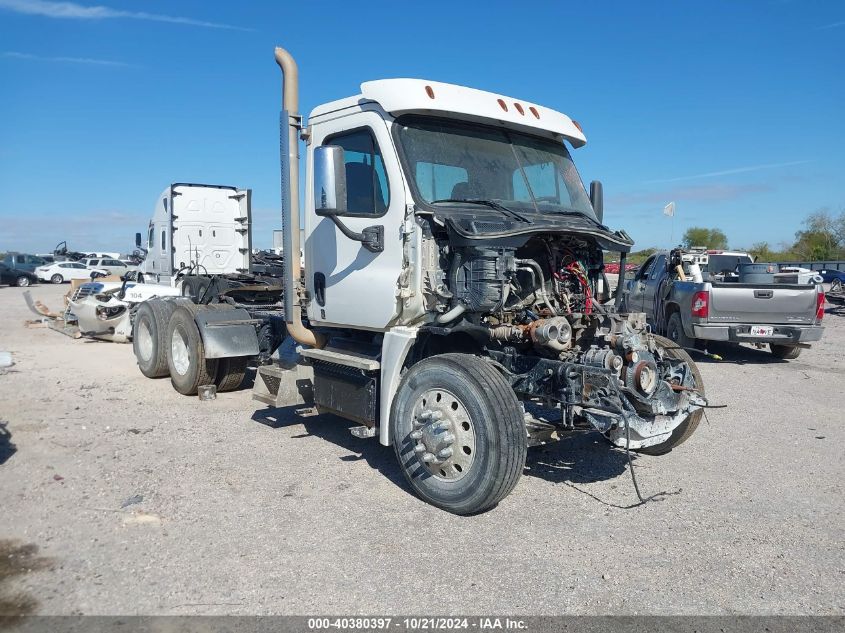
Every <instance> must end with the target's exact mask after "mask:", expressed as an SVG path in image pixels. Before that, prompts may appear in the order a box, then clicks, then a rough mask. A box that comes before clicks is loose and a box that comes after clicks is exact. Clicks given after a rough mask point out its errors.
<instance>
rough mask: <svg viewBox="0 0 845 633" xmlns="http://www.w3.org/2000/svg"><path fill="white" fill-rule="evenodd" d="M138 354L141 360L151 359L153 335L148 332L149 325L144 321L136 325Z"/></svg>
mask: <svg viewBox="0 0 845 633" xmlns="http://www.w3.org/2000/svg"><path fill="white" fill-rule="evenodd" d="M136 336H137V338H138V354H139V355H140V356H141V359H142V360H144V361H148V360H150V359H151V358H152V357H153V334H152V332H150V325H149V323H147V321H146V319H145V320H142V321H141V322H140V323H139V324H138V333H137V334H136Z"/></svg>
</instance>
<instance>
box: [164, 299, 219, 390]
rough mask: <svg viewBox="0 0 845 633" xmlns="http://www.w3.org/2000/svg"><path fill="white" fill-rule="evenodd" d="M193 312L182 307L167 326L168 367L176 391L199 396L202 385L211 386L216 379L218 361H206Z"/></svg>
mask: <svg viewBox="0 0 845 633" xmlns="http://www.w3.org/2000/svg"><path fill="white" fill-rule="evenodd" d="M193 313H194V311H193V310H190V309H189V308H188V306H179V307H178V308H176V309H175V310H174V311H173V315H172V316H171V317H170V323H169V324H168V326H167V345H168V348H167V349H168V354H167V367H168V369H169V370H170V382H171V384H172V385H173V388H174V389H175V390H176V391H178V392H179V393H181V394H183V395H186V396H193V395H196V393H197V388H198V387H199V386H200V385H212V384H214V383H215V380H214V379H215V378H216V376H217V365H218V363H217V359H216V358H206V357H205V347H204V346H203V344H202V338H201V337H200V333H199V330H198V329H197V324H196V322H195V321H194V314H193Z"/></svg>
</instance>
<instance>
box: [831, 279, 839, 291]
mask: <svg viewBox="0 0 845 633" xmlns="http://www.w3.org/2000/svg"><path fill="white" fill-rule="evenodd" d="M840 290H842V280H841V279H839V278H837V279H834V280H833V281H831V282H830V291H831V292H839V291H840Z"/></svg>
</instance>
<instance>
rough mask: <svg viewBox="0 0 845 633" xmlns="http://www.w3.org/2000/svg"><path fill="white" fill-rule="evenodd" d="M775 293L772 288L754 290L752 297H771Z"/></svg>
mask: <svg viewBox="0 0 845 633" xmlns="http://www.w3.org/2000/svg"><path fill="white" fill-rule="evenodd" d="M774 295H775V292H774V290H755V291H754V297H755V298H757V299H771V298H772V297H773V296H774Z"/></svg>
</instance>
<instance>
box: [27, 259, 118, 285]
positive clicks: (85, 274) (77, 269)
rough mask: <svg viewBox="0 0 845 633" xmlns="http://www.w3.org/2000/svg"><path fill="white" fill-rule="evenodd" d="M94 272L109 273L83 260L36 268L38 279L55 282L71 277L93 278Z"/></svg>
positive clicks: (61, 281) (62, 281)
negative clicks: (89, 265)
mask: <svg viewBox="0 0 845 633" xmlns="http://www.w3.org/2000/svg"><path fill="white" fill-rule="evenodd" d="M92 273H100V274H101V275H108V274H109V272H108V271H107V270H104V269H102V268H88V267H87V266H86V265H85V264H83V263H82V262H56V263H53V264H49V265H47V266H41V267H39V268H36V269H35V275H36V276H37V277H38V279H40V280H41V281H49V282H51V283H54V284H60V283H64V282H65V281H70V280H71V279H91V275H92Z"/></svg>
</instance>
